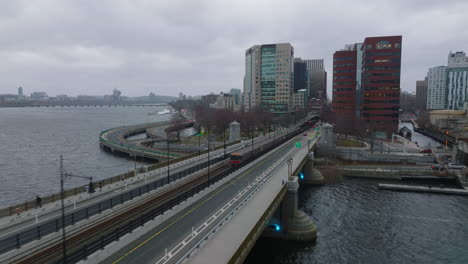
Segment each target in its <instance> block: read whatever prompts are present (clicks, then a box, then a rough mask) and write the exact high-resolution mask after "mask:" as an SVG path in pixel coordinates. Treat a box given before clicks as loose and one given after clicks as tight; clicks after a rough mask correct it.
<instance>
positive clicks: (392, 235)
mask: <svg viewBox="0 0 468 264" xmlns="http://www.w3.org/2000/svg"><path fill="white" fill-rule="evenodd" d="M378 182H381V181H373V180H361V179H359V180H356V179H346V180H343V181H341V182H335V183H330V184H326V185H324V186H322V187H301V189H300V191H299V204H300V209H301V210H303V211H304V212H306V213H307V214H309V215H311V217H312V219H313V220H314V222H315V223H316V224H317V227H318V233H317V242H316V244H315V245H307V244H302V243H293V242H287V241H286V242H285V241H277V240H273V239H265V238H262V239H260V240H259V241H257V243H256V245H255V246H254V248H253V249H252V251H251V253H250V255H249V257H248V258H247V260H246V263H372V264H373V263H468V251H467V250H466V245H468V198H467V197H464V196H448V195H435V194H422V193H404V192H390V191H381V190H379V189H378V188H377V183H378Z"/></svg>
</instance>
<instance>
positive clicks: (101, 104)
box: [0, 102, 168, 107]
mask: <svg viewBox="0 0 468 264" xmlns="http://www.w3.org/2000/svg"><path fill="white" fill-rule="evenodd" d="M167 105H168V104H167V103H105V102H81V103H79V102H70V103H54V104H52V103H4V104H0V107H127V106H138V107H153V106H167Z"/></svg>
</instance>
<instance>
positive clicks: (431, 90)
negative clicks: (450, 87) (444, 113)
mask: <svg viewBox="0 0 468 264" xmlns="http://www.w3.org/2000/svg"><path fill="white" fill-rule="evenodd" d="M445 68H446V66H438V67H434V68H429V71H428V73H427V109H428V110H439V109H445V101H446V95H445V92H446V87H445V79H446V78H445Z"/></svg>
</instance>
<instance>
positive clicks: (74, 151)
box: [0, 106, 170, 207]
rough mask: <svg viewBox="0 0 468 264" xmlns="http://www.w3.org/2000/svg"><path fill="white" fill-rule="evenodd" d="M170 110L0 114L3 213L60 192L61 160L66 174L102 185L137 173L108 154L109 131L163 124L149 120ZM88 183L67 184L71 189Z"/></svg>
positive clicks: (164, 117)
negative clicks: (102, 142) (105, 138)
mask: <svg viewBox="0 0 468 264" xmlns="http://www.w3.org/2000/svg"><path fill="white" fill-rule="evenodd" d="M165 108H167V107H164V106H155V107H137V106H132V107H40V108H38V107H24V108H0V146H1V147H0V179H1V182H2V184H1V185H0V207H5V206H9V205H13V204H17V203H19V202H22V201H25V200H28V199H33V198H34V197H35V196H36V195H41V196H42V195H47V194H51V193H54V192H58V191H59V190H60V181H59V155H60V154H62V155H63V157H64V168H65V171H66V172H68V173H71V174H74V175H81V176H86V177H93V179H94V180H100V179H104V178H108V177H110V176H114V175H117V174H120V173H124V172H128V170H130V169H131V168H133V167H134V161H133V160H131V159H128V158H123V157H117V156H115V155H112V154H110V153H107V152H104V151H103V150H101V149H100V147H99V133H100V132H101V131H103V130H105V129H108V128H112V127H117V126H123V125H132V124H139V123H145V122H157V121H164V120H167V119H169V118H170V115H148V113H150V112H151V113H154V112H158V111H162V110H164V109H165ZM86 183H87V180H86V179H82V178H68V179H67V180H66V181H65V186H66V187H67V188H70V187H76V186H80V185H85V184H86Z"/></svg>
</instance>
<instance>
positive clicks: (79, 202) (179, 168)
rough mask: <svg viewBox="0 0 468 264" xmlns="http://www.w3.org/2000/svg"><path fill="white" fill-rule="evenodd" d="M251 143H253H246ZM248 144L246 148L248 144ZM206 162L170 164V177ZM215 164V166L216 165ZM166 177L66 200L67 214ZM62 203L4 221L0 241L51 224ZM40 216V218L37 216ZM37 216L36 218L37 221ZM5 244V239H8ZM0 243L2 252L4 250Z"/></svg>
mask: <svg viewBox="0 0 468 264" xmlns="http://www.w3.org/2000/svg"><path fill="white" fill-rule="evenodd" d="M268 138H271V137H269V136H262V137H258V138H257V139H256V140H255V144H258V143H260V142H262V141H263V140H265V139H268ZM247 143H248V144H250V142H247ZM248 144H247V145H248ZM239 146H240V143H239V144H235V145H233V146H230V147H228V148H227V150H226V151H227V152H228V153H229V152H232V151H235V150H236V149H238V148H239ZM223 151H224V150H223V149H219V150H216V151H213V152H211V153H210V154H211V157H212V160H213V159H215V158H218V159H219V160H220V159H221V158H220V157H218V156H219V155H220V154H222V153H223ZM203 162H207V154H202V155H201V156H197V157H194V158H191V159H189V160H185V161H182V162H179V163H177V164H173V165H171V178H172V177H175V176H177V174H180V173H182V174H184V173H183V172H184V171H186V170H188V169H189V168H191V167H194V166H197V165H198V164H200V163H203ZM214 165H215V164H213V165H212V166H214ZM183 176H184V175H179V176H177V178H180V177H183ZM166 177H167V168H166V167H164V168H161V169H157V170H155V171H151V172H148V173H144V174H139V175H138V176H136V177H135V178H131V179H128V180H126V181H124V182H117V183H113V184H110V185H106V186H104V188H103V189H102V191H99V189H98V188H97V190H96V192H95V193H93V194H86V193H85V194H81V195H79V196H73V197H70V198H67V199H66V200H65V204H66V214H68V213H69V212H72V211H75V209H80V208H88V207H91V206H93V205H95V204H97V203H100V202H102V201H105V200H109V199H111V198H112V197H115V196H118V195H123V194H125V193H127V192H130V191H131V190H133V189H136V188H138V187H139V186H142V185H145V184H146V182H152V181H156V180H159V179H162V178H166ZM60 214H61V212H60V204H59V202H56V203H53V204H47V205H45V206H44V207H43V208H41V209H34V210H31V211H29V212H28V214H27V215H26V214H25V215H23V216H22V217H21V218H20V219H17V218H16V217H15V216H12V217H8V218H4V219H2V221H0V241H3V240H4V239H7V238H9V237H11V236H15V235H16V234H19V233H22V232H26V231H27V230H32V229H34V228H35V227H36V226H38V225H43V224H44V223H48V222H50V221H54V220H55V219H57V218H58V217H59V216H60ZM35 215H37V216H35ZM36 217H37V218H36ZM5 241H6V240H5ZM1 248H2V247H1V244H0V249H1Z"/></svg>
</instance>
